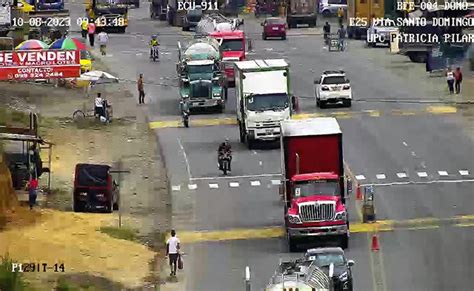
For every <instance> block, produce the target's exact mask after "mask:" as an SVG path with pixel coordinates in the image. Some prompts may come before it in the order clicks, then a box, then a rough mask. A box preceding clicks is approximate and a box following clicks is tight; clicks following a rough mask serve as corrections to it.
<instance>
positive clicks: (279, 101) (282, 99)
mask: <svg viewBox="0 0 474 291" xmlns="http://www.w3.org/2000/svg"><path fill="white" fill-rule="evenodd" d="M288 99H289V98H288V95H287V94H262V95H252V96H249V97H247V98H246V103H247V104H246V106H247V109H248V110H250V111H265V110H284V109H286V108H288V106H289V100H288Z"/></svg>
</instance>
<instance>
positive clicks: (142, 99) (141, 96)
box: [137, 74, 145, 104]
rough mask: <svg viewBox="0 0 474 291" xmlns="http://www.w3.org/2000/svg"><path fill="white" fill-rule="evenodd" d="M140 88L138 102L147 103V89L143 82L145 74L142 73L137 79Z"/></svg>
mask: <svg viewBox="0 0 474 291" xmlns="http://www.w3.org/2000/svg"><path fill="white" fill-rule="evenodd" d="M137 89H138V104H145V89H144V84H143V74H140V77H139V78H138V81H137Z"/></svg>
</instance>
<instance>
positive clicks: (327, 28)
mask: <svg viewBox="0 0 474 291" xmlns="http://www.w3.org/2000/svg"><path fill="white" fill-rule="evenodd" d="M323 31H324V41H325V42H326V43H327V41H328V38H329V34H330V33H331V25H330V24H329V22H327V21H326V24H324V26H323Z"/></svg>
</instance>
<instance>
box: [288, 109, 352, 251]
mask: <svg viewBox="0 0 474 291" xmlns="http://www.w3.org/2000/svg"><path fill="white" fill-rule="evenodd" d="M281 153H282V169H283V173H282V174H283V177H284V183H283V184H282V187H281V188H280V189H281V190H280V191H281V192H280V194H282V195H283V198H284V200H285V226H286V231H287V237H288V244H289V248H290V251H296V250H297V244H298V242H299V241H301V240H304V239H318V238H322V237H337V238H338V239H339V240H340V244H341V246H342V247H343V248H347V247H348V242H349V220H348V215H347V208H346V205H345V202H346V198H345V196H346V193H345V191H346V187H345V177H344V162H343V155H342V132H341V129H340V127H339V124H338V123H337V120H336V119H335V118H314V119H307V120H285V121H283V122H282V123H281Z"/></svg>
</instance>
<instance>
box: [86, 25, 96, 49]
mask: <svg viewBox="0 0 474 291" xmlns="http://www.w3.org/2000/svg"><path fill="white" fill-rule="evenodd" d="M87 33H88V34H89V44H90V45H91V47H94V37H95V35H94V34H95V23H94V20H92V19H90V20H89V24H88V25H87Z"/></svg>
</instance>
